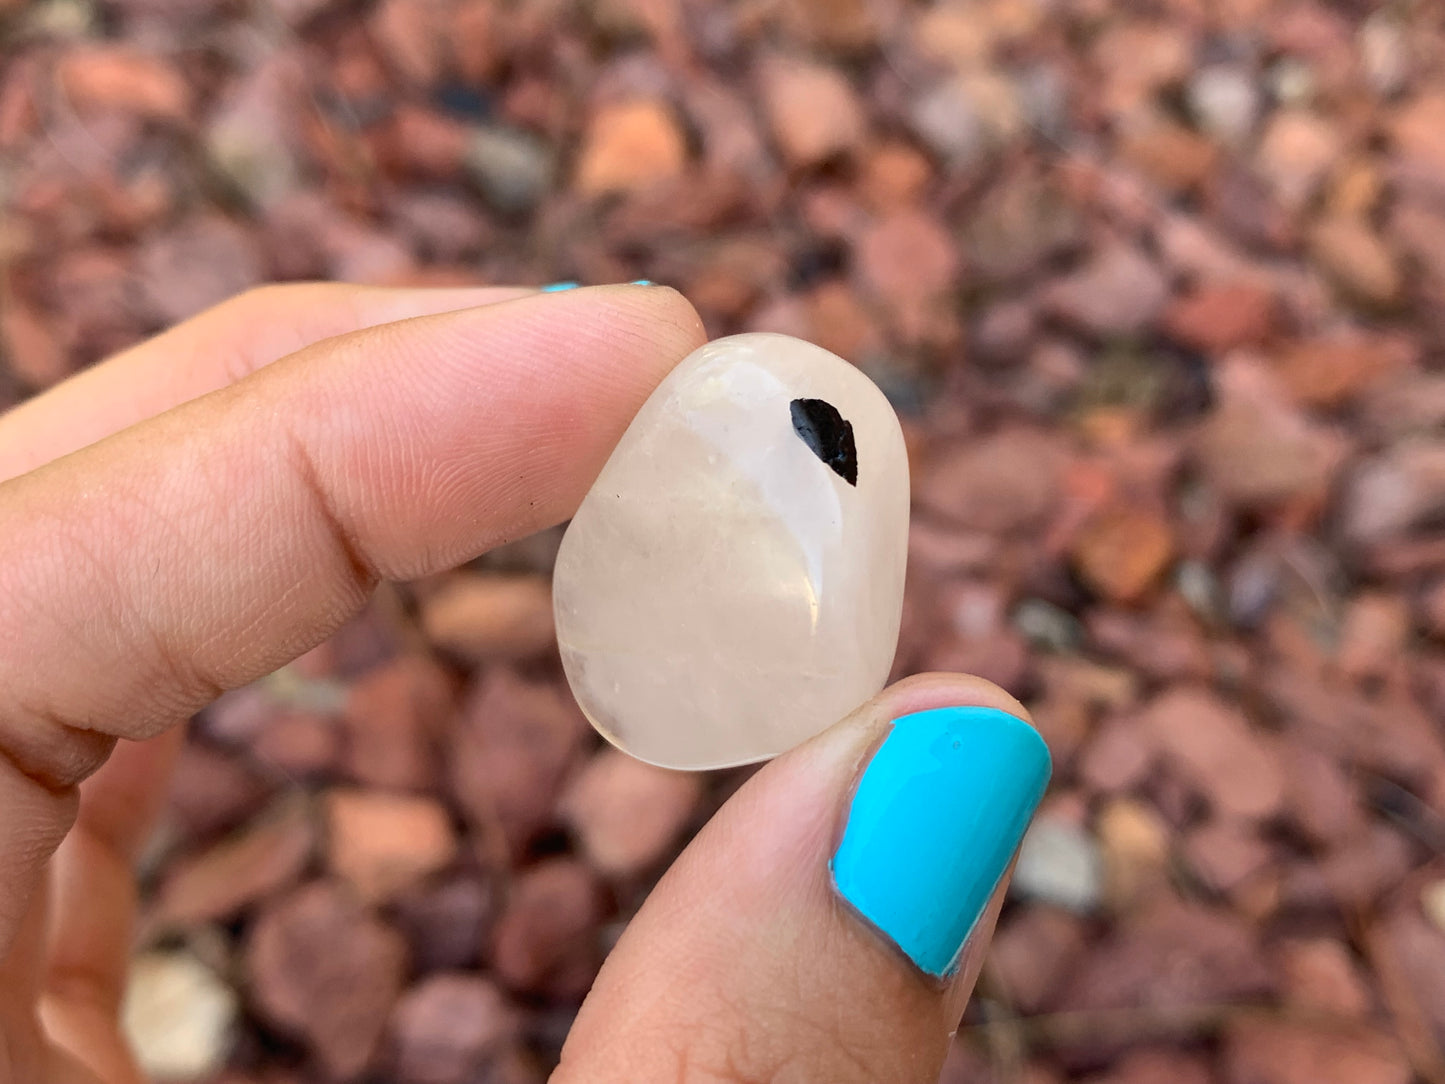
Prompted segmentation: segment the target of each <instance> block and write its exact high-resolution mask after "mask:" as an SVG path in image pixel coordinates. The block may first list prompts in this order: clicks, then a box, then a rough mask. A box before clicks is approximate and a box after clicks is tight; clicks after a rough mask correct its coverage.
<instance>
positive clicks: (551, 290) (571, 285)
mask: <svg viewBox="0 0 1445 1084" xmlns="http://www.w3.org/2000/svg"><path fill="white" fill-rule="evenodd" d="M577 286H578V284H577V283H575V282H553V283H550V284H549V285H547V286H543V287H542V292H543V293H544V294H560V293H561V292H562V291H563V290H575V289H577Z"/></svg>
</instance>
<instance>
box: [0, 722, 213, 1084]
mask: <svg viewBox="0 0 1445 1084" xmlns="http://www.w3.org/2000/svg"><path fill="white" fill-rule="evenodd" d="M184 738H185V730H184V728H182V727H177V728H176V729H174V730H169V731H167V732H166V733H164V734H160V735H157V736H156V737H154V738H151V739H149V740H148V741H144V742H120V743H118V744H117V746H116V748H115V751H114V752H113V753H112V754H111V756H110V759H109V760H107V761H106V763H105V764H104V765H103V766H102V767H101V769H100V770H99V771H98V772H96V774H95V775H93V776H92V777H91V778H89V779H87V780H85V782H84V783H82V784H81V786H80V812H79V815H78V816H77V818H76V822H75V827H74V828H72V829H71V831H70V833H69V834H68V835H67V836H66V837H65V839H64V840H63V841H62V843H61V844H60V848H59V849H58V850H57V851H56V852H55V855H54V856H53V857H52V858H51V860H50V877H49V889H50V891H49V893H48V895H49V897H50V903H51V907H50V914H49V919H50V921H49V937H48V938H47V939H46V952H45V958H44V966H43V969H41V970H40V971H38V972H37V973H36V975H35V982H34V985H33V986H32V987H31V988H30V989H31V992H32V1003H38V1004H39V1006H40V1015H41V1019H42V1020H43V1023H44V1027H45V1032H46V1036H47V1038H48V1040H49V1041H50V1042H51V1043H52V1044H53V1045H54V1046H56V1047H57V1048H59V1049H61V1050H63V1051H65V1052H67V1053H68V1054H70V1055H71V1057H72V1058H73V1059H74V1060H75V1061H76V1062H78V1063H79V1064H81V1065H84V1066H86V1067H87V1068H88V1069H89V1070H90V1072H91V1073H93V1075H94V1077H95V1078H96V1079H97V1080H104V1081H107V1082H108V1084H130V1082H131V1081H134V1082H136V1084H140V1082H141V1081H142V1079H143V1078H142V1075H141V1073H140V1069H139V1067H138V1066H137V1065H136V1064H135V1059H134V1056H133V1054H132V1052H131V1050H130V1047H129V1044H127V1043H126V1041H125V1040H124V1038H123V1037H122V1035H121V1033H120V1028H119V1016H120V1003H121V997H122V995H123V993H124V990H125V982H126V974H127V970H128V968H129V964H130V952H131V946H132V944H133V940H134V938H133V935H134V924H135V915H136V907H137V893H136V882H135V873H134V870H135V861H136V857H137V854H138V852H139V851H140V848H141V847H142V846H143V845H144V844H145V841H146V839H148V838H149V835H150V832H151V829H152V828H153V827H154V826H155V822H156V821H157V820H158V819H159V817H160V814H161V810H162V808H163V806H164V804H165V798H166V785H165V784H166V780H167V779H169V778H170V774H171V770H172V767H173V766H174V763H175V759H176V755H177V754H178V753H179V751H180V746H181V743H182V741H183V740H184ZM45 895H47V893H45V892H41V893H38V894H37V898H39V897H41V896H45ZM24 937H25V935H24V933H23V932H22V933H21V934H20V936H19V937H18V938H17V940H16V944H17V947H20V946H22V945H23V943H24Z"/></svg>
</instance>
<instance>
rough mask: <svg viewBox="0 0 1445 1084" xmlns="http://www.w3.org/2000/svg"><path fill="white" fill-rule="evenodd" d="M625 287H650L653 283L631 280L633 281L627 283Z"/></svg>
mask: <svg viewBox="0 0 1445 1084" xmlns="http://www.w3.org/2000/svg"><path fill="white" fill-rule="evenodd" d="M627 285H629V286H651V285H653V282H652V280H651V279H633V280H632V281H631V282H629V283H628V284H627Z"/></svg>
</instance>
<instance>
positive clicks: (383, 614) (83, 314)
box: [0, 0, 1445, 1084]
mask: <svg viewBox="0 0 1445 1084" xmlns="http://www.w3.org/2000/svg"><path fill="white" fill-rule="evenodd" d="M0 46H3V52H0V55H3V57H4V61H3V68H0V193H3V200H4V204H5V208H6V209H5V213H4V216H3V218H0V260H3V266H0V348H3V351H4V354H3V358H4V364H3V368H0V406H3V405H5V404H8V403H10V402H13V401H15V400H18V399H19V398H22V397H23V396H25V395H27V394H30V393H31V392H33V391H36V390H38V389H41V388H43V387H45V386H46V385H48V384H50V383H52V382H54V381H56V380H59V379H61V378H63V377H64V376H65V375H66V374H67V373H69V372H70V371H72V370H73V369H75V368H77V367H79V366H83V365H85V364H87V363H88V362H90V361H92V360H94V359H95V358H97V357H99V356H101V355H103V354H104V353H106V352H108V351H111V350H114V349H116V348H118V347H121V346H124V345H126V344H127V343H130V342H133V341H135V340H136V339H137V338H139V337H141V336H143V335H145V334H147V333H149V332H152V331H154V330H156V329H158V328H160V327H162V326H164V325H166V324H167V323H169V322H171V321H174V320H177V319H180V318H182V317H185V316H187V315H188V314H190V313H193V312H195V311H197V310H198V309H200V308H202V307H204V306H206V305H208V304H210V303H212V302H215V301H218V300H220V299H221V298H223V297H225V296H227V295H229V294H231V293H233V292H235V291H237V290H240V289H243V288H245V287H246V286H248V285H251V284H253V283H256V282H261V281H263V280H267V279H288V278H298V277H330V278H338V279H352V280H363V281H372V282H389V283H390V282H457V281H464V282H471V281H476V282H484V281H486V282H519V281H520V282H547V281H551V280H558V279H577V280H580V281H583V282H614V281H625V280H630V279H634V278H639V277H647V278H651V279H655V280H658V281H662V282H667V283H669V284H673V285H676V286H677V287H679V288H680V289H682V290H683V291H684V292H685V293H686V294H687V295H688V296H689V297H690V298H691V299H692V300H693V301H694V302H695V303H696V305H697V306H698V308H699V310H700V311H701V312H702V314H703V316H704V318H705V319H706V321H707V324H708V327H709V330H710V331H711V332H712V333H713V334H722V333H726V332H731V331H735V330H740V329H764V328H765V329H775V330H783V331H788V332H791V333H793V334H797V335H802V336H805V337H808V338H811V339H814V340H816V341H818V342H820V343H822V344H823V345H825V346H828V347H830V348H831V349H834V350H836V351H838V352H840V353H842V354H844V355H846V356H847V357H849V358H851V359H853V360H855V361H856V362H857V363H858V364H859V365H860V366H862V367H863V368H865V369H866V370H867V371H869V372H870V373H871V374H872V375H873V376H874V377H875V378H876V379H877V380H878V381H879V382H880V383H881V384H883V385H884V386H885V387H886V388H887V390H888V391H889V393H890V395H891V396H892V398H893V399H894V401H895V402H896V403H897V405H898V406H899V408H900V410H901V411H903V412H904V414H905V423H906V426H907V432H908V435H909V439H910V443H911V448H912V451H913V453H914V471H915V498H916V503H915V508H916V514H915V526H914V534H913V541H912V552H911V569H910V588H909V595H908V609H907V619H906V625H905V630H904V634H903V642H902V645H901V649H900V652H899V657H898V666H897V670H898V673H900V674H902V673H906V672H911V671H915V670H919V669H926V668H947V669H962V670H969V671H975V672H978V673H981V674H983V675H985V676H987V677H989V678H992V679H993V680H995V681H998V682H1000V683H1002V684H1003V685H1005V686H1006V687H1007V688H1009V689H1010V690H1012V691H1014V692H1015V693H1017V694H1019V695H1021V696H1022V697H1024V698H1025V699H1026V700H1027V702H1028V703H1029V704H1030V706H1031V707H1032V709H1033V710H1034V712H1035V714H1036V717H1037V719H1038V722H1039V725H1040V727H1041V728H1042V729H1043V731H1044V733H1045V735H1046V736H1047V737H1048V739H1049V742H1050V744H1051V745H1052V747H1053V749H1054V752H1055V756H1056V761H1057V772H1056V781H1055V784H1054V787H1053V791H1052V793H1051V795H1050V797H1049V799H1048V800H1047V803H1046V805H1045V808H1044V810H1043V812H1042V814H1041V817H1040V820H1039V822H1038V825H1037V827H1036V829H1035V831H1034V832H1033V833H1032V834H1031V836H1030V839H1029V841H1028V844H1027V846H1026V850H1025V854H1024V856H1023V859H1022V862H1021V865H1020V868H1019V875H1018V878H1017V882H1016V885H1015V889H1016V891H1015V893H1014V899H1013V901H1012V902H1011V904H1010V906H1009V908H1008V910H1007V912H1006V914H1005V917H1004V919H1003V922H1002V925H1001V928H1000V933H999V937H998V940H997V943H996V947H995V950H994V953H993V957H992V961H991V963H990V965H989V967H988V969H987V972H986V974H985V976H984V979H983V982H982V984H981V988H980V996H979V997H978V998H977V999H976V1002H975V1004H974V1006H973V1008H972V1009H971V1011H970V1014H969V1016H968V1018H967V1021H966V1023H965V1026H964V1027H963V1029H962V1031H961V1033H960V1038H959V1041H958V1043H957V1044H956V1048H955V1052H954V1056H953V1058H952V1059H951V1061H950V1064H949V1066H948V1067H947V1069H946V1071H945V1080H946V1081H948V1082H951V1084H963V1082H969V1084H1025V1082H1027V1084H1054V1082H1059V1081H1065V1080H1088V1081H1090V1082H1091V1084H1151V1082H1156V1081H1159V1082H1163V1081H1169V1082H1181V1084H1209V1082H1217V1084H1407V1082H1408V1081H1411V1080H1422V1081H1428V1082H1430V1084H1442V1082H1445V1057H1442V1053H1441V1048H1442V1043H1445V861H1442V859H1441V854H1442V849H1445V722H1442V720H1445V366H1442V359H1445V13H1442V7H1441V6H1440V5H1439V4H1435V3H1428V2H1399V3H1389V4H1368V3H1365V2H1363V0H1354V2H1352V0H1337V2H1334V3H1328V4H1327V3H1323V2H1308V0H1302V2H1295V0H1278V2H1276V0H1227V2H1220V3H1213V2H1208V0H1156V2H1152V3H1148V2H1142V0H1139V2H1128V3H1126V2H1107V0H974V2H968V0H938V2H937V3H935V4H933V5H931V6H929V5H924V4H922V3H909V2H906V0H749V2H740V3H734V4H725V3H721V2H707V0H597V2H595V3H580V2H564V0H510V2H502V0H381V2H379V3H374V4H366V3H352V2H347V0H254V2H250V3H246V2H241V0H109V2H96V0H46V2H41V3H30V4H26V3H24V0H0ZM555 543H556V536H555V535H547V536H542V537H539V538H536V539H532V540H529V541H526V542H523V543H520V544H517V545H515V546H512V547H509V548H508V549H507V550H505V551H502V552H498V553H495V554H492V555H490V556H489V557H487V558H485V559H483V560H482V561H480V562H478V563H477V566H476V567H475V568H471V569H467V570H463V571H459V572H457V573H455V574H453V575H449V576H445V577H441V578H438V579H436V580H434V581H431V582H427V583H421V584H416V585H410V586H406V587H400V588H395V589H388V590H386V591H384V592H383V593H382V595H381V596H380V597H379V598H378V600H377V601H376V603H375V604H374V605H373V606H372V608H371V609H370V610H369V611H368V613H367V614H366V615H365V617H364V618H363V619H362V620H360V621H358V622H356V623H355V624H354V626H352V627H350V628H348V629H347V630H345V631H344V632H343V633H342V634H341V635H339V636H338V637H337V638H336V639H335V640H334V641H333V642H331V643H329V644H327V645H324V646H323V647H321V648H319V649H317V650H316V651H314V652H312V653H311V654H309V655H308V656H306V657H305V658H304V659H302V660H301V661H300V662H298V663H297V664H295V665H293V666H291V667H288V668H287V669H286V670H284V671H282V672H281V673H278V674H277V675H275V676H274V677H273V678H271V679H269V680H267V681H265V682H262V683H260V684H259V685H257V686H255V687H253V688H249V689H246V690H242V691H240V692H238V693H236V694H233V695H231V696H228V697H227V698H226V699H225V700H224V701H223V702H222V703H221V704H219V705H218V706H217V707H216V708H215V709H213V710H211V711H209V712H207V713H206V714H205V716H204V717H203V718H201V719H200V720H199V721H198V723H197V725H196V727H195V728H194V736H193V739H192V741H191V744H190V746H189V748H188V750H187V753H186V756H185V759H184V761H183V764H182V767H181V770H180V774H179V778H178V780H177V784H176V788H175V795H174V800H173V802H172V805H171V811H170V814H169V816H168V819H167V823H166V826H165V830H164V832H163V834H162V836H161V838H160V839H159V840H158V841H157V843H156V845H155V847H154V848H153V850H152V852H151V855H150V858H149V861H148V864H147V868H146V880H147V886H148V895H147V904H146V920H145V930H144V937H143V941H142V944H141V945H140V946H139V947H138V952H140V953H141V954H142V955H141V957H140V963H139V965H138V969H137V1000H136V1002H135V1005H136V1010H135V1013H134V1017H135V1019H134V1026H135V1028H136V1029H137V1033H138V1034H139V1036H140V1037H141V1038H142V1040H143V1043H144V1047H145V1050H146V1053H147V1057H148V1059H149V1061H150V1064H151V1065H152V1066H153V1067H155V1068H157V1069H165V1068H166V1067H167V1066H169V1067H170V1069H171V1070H173V1071H176V1072H178V1073H179V1074H180V1075H181V1076H183V1077H186V1076H188V1077H190V1078H193V1079H200V1080H212V1079H220V1080H224V1081H225V1082H226V1084H299V1082H307V1081H321V1080H332V1079H375V1080H382V1079H385V1080H398V1081H402V1082H403V1084H462V1082H477V1081H487V1082H499V1084H500V1082H506V1084H524V1082H531V1081H537V1080H540V1079H542V1077H543V1075H544V1073H545V1070H546V1067H547V1065H548V1064H549V1061H550V1059H552V1058H553V1057H554V1056H555V1052H556V1050H557V1048H558V1046H559V1044H560V1042H561V1039H562V1038H563V1036H564V1035H565V1033H566V1030H567V1027H568V1023H569V1020H570V1017H571V1014H572V1012H573V1011H574V1009H575V1006H576V1004H577V1002H578V999H579V997H580V995H581V994H582V992H583V991H584V990H585V989H586V988H587V985H588V982H589V980H590V978H591V975H592V973H593V970H594V968H595V966H596V964H597V960H598V958H599V957H600V955H601V954H602V953H603V952H604V951H605V949H606V947H607V945H608V944H609V943H610V942H611V941H612V940H613V939H614V938H615V936H616V934H617V932H618V930H619V929H620V927H621V926H622V924H623V923H625V921H626V919H627V917H628V915H629V914H630V913H631V912H632V911H633V910H634V909H635V907H636V906H637V904H638V902H639V900H640V899H641V898H642V897H643V895H644V894H645V892H646V890H647V887H648V885H649V883H650V881H651V880H652V879H653V878H654V877H655V876H656V874H657V872H658V871H659V870H660V869H661V868H662V867H663V866H664V865H665V863H666V862H667V860H668V859H669V858H670V857H671V856H672V855H673V854H675V853H676V851H677V850H678V848H679V847H680V846H681V845H682V844H683V842H684V841H685V839H686V838H687V837H688V835H689V833H691V832H692V831H693V830H695V829H696V827H697V826H698V825H699V824H700V823H701V822H702V821H703V820H704V819H705V818H706V816H707V815H708V813H709V812H710V811H711V810H712V809H714V808H715V807H716V806H717V804H718V803H719V801H721V800H722V799H723V798H724V797H725V796H726V794H727V793H728V792H729V791H730V790H731V789H732V788H733V787H735V786H736V784H737V783H738V781H739V775H738V773H732V774H725V775H721V776H710V777H707V778H703V779H693V778H690V777H686V776H672V775H667V774H664V773H659V772H657V771H655V770H652V769H648V768H645V767H643V766H640V765H637V764H635V763H632V762H631V761H629V760H627V759H625V758H622V757H620V756H619V755H617V754H614V753H611V752H609V751H607V750H605V749H601V748H599V744H598V742H597V740H596V739H595V738H594V737H593V736H592V734H591V733H590V731H589V730H588V729H587V728H586V726H585V724H584V723H583V722H582V720H581V718H580V716H579V715H578V713H577V712H576V710H575V708H574V707H573V706H572V704H571V702H570V699H569V698H568V695H567V692H566V688H565V685H564V684H563V683H562V682H561V680H560V678H559V670H558V666H557V663H556V660H555V657H554V654H553V652H554V648H553V643H552V631H551V622H550V614H549V608H548V602H547V583H546V576H547V572H548V568H549V565H550V561H551V557H552V553H553V550H554V548H555ZM217 976H219V977H220V978H219V980H218V979H217ZM176 991H184V993H182V994H180V995H179V996H177V995H176ZM232 991H234V993H233V992H232ZM228 1051H229V1052H228ZM223 1063H224V1066H225V1067H226V1068H224V1069H223V1068H221V1066H222V1064H223ZM217 1074H219V1075H217Z"/></svg>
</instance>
